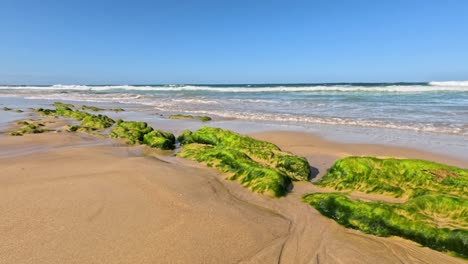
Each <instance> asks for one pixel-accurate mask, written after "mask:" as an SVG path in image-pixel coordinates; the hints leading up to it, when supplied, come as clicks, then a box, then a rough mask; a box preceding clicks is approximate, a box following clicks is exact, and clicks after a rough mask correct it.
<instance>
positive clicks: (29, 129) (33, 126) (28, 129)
mask: <svg viewBox="0 0 468 264" xmlns="http://www.w3.org/2000/svg"><path fill="white" fill-rule="evenodd" d="M22 124H24V126H22V127H21V128H20V129H18V130H16V131H13V132H10V135H12V136H22V135H24V134H39V133H44V132H46V131H50V130H47V129H43V128H42V127H43V126H44V124H42V123H28V122H26V121H24V123H22Z"/></svg>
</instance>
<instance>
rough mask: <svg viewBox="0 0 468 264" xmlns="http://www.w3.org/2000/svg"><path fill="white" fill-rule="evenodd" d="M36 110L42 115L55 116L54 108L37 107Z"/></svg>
mask: <svg viewBox="0 0 468 264" xmlns="http://www.w3.org/2000/svg"><path fill="white" fill-rule="evenodd" d="M36 111H37V112H38V113H39V114H40V115H42V116H55V110H53V109H44V108H38V109H36Z"/></svg>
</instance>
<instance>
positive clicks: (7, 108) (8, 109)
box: [3, 106, 24, 113]
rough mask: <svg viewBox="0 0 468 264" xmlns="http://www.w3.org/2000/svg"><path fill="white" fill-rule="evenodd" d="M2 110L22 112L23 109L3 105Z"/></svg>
mask: <svg viewBox="0 0 468 264" xmlns="http://www.w3.org/2000/svg"><path fill="white" fill-rule="evenodd" d="M3 111H13V112H15V113H23V112H24V111H23V110H21V109H13V108H9V107H6V106H5V107H3Z"/></svg>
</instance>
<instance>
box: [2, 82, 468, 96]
mask: <svg viewBox="0 0 468 264" xmlns="http://www.w3.org/2000/svg"><path fill="white" fill-rule="evenodd" d="M0 90H42V91H111V90H116V91H120V90H124V91H166V92H170V91H206V92H228V93H239V92H240V93H256V92H321V91H323V92H401V93H421V92H431V91H468V81H464V82H431V83H429V85H387V86H379V85H377V86H356V85H310V86H262V87H251V86H239V87H233V86H227V87H217V86H195V85H180V86H172V85H171V86H132V85H109V86H87V85H53V86H0Z"/></svg>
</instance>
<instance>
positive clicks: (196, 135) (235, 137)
mask: <svg viewBox="0 0 468 264" xmlns="http://www.w3.org/2000/svg"><path fill="white" fill-rule="evenodd" d="M178 140H179V142H180V143H181V144H182V145H184V144H190V143H199V144H208V145H213V146H221V147H230V148H235V149H239V150H240V151H242V152H244V153H246V154H247V155H249V156H250V157H251V158H252V159H253V160H256V161H258V162H259V163H261V164H264V165H267V166H270V167H272V168H275V169H277V170H279V171H280V172H282V173H284V174H286V175H287V176H288V177H290V178H291V179H292V180H308V178H309V175H310V166H309V163H308V162H307V160H306V159H305V158H303V157H299V156H296V155H293V154H291V153H289V152H285V151H281V150H280V149H279V148H278V147H277V146H276V145H274V144H273V143H270V142H266V141H261V140H256V139H253V138H251V137H249V136H244V135H240V134H238V133H235V132H232V131H229V130H225V129H221V128H213V127H202V128H201V129H199V130H197V131H195V132H193V133H192V132H190V131H183V132H182V135H180V136H179V138H178Z"/></svg>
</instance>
